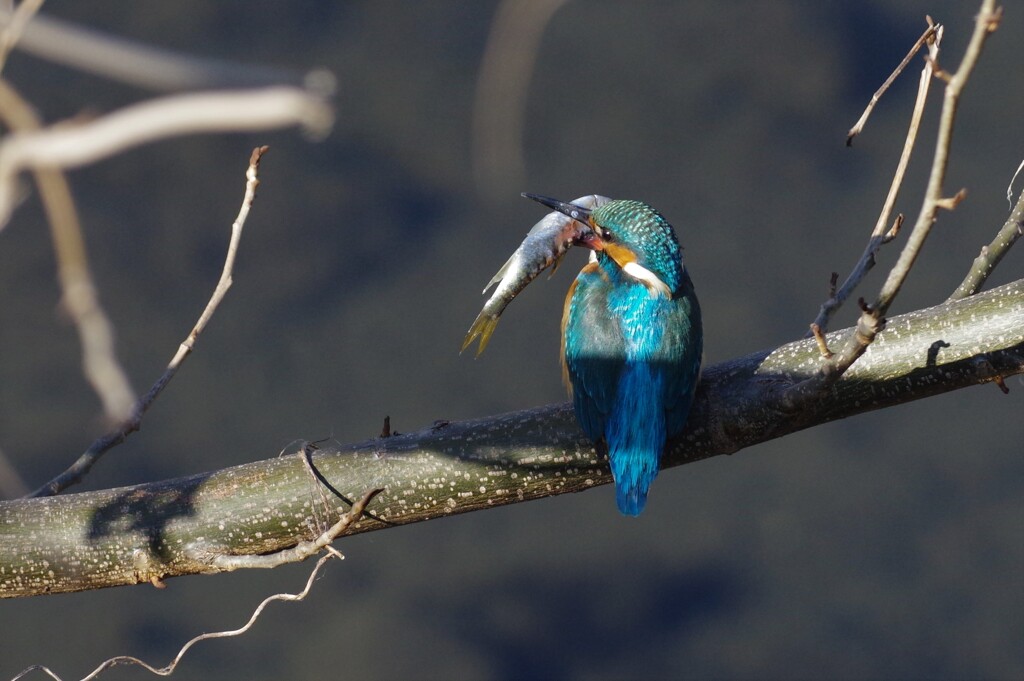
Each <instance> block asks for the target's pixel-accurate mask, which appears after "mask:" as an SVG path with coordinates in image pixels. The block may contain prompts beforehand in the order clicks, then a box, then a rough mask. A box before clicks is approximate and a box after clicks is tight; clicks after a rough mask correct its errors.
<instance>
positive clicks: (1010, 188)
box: [1006, 161, 1024, 208]
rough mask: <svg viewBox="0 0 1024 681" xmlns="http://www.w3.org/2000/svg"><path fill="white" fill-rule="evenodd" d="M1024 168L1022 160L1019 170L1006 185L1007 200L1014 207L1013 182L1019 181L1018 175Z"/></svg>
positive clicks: (1023, 190) (1022, 191)
mask: <svg viewBox="0 0 1024 681" xmlns="http://www.w3.org/2000/svg"><path fill="white" fill-rule="evenodd" d="M1022 170H1024V161H1021V162H1020V165H1019V166H1017V170H1016V171H1015V172H1014V173H1013V177H1011V178H1010V184H1008V185H1006V202H1007V203H1008V204H1010V207H1011V208H1012V207H1013V183H1014V182H1016V181H1017V176H1018V175H1020V171H1022ZM1021 194H1022V195H1024V189H1022V190H1021Z"/></svg>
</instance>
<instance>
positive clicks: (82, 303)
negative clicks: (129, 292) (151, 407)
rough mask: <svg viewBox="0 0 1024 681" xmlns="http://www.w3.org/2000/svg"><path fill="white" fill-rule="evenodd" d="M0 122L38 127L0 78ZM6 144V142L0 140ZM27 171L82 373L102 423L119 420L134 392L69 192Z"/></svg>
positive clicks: (45, 172)
mask: <svg viewBox="0 0 1024 681" xmlns="http://www.w3.org/2000/svg"><path fill="white" fill-rule="evenodd" d="M0 118H2V119H3V121H4V123H6V124H7V126H8V127H10V128H11V130H14V131H24V132H21V133H19V132H16V133H15V134H34V133H36V131H39V130H40V129H41V123H40V121H39V118H38V117H37V116H36V114H35V112H34V111H33V110H32V108H31V107H30V106H29V104H28V103H27V102H26V101H25V100H24V99H22V97H21V95H19V94H18V92H17V91H16V90H15V89H14V88H13V87H12V86H11V85H10V84H9V83H7V82H6V81H5V80H3V79H0ZM6 144H7V141H5V142H3V145H6ZM0 153H2V152H0ZM32 172H33V177H34V178H35V181H36V185H37V186H38V187H39V198H40V200H41V201H42V204H43V210H44V211H45V212H46V217H47V222H48V223H49V225H50V235H51V238H52V239H53V250H54V252H55V254H56V257H57V275H58V279H59V280H60V285H61V291H62V296H61V303H62V306H63V308H64V310H65V311H66V312H67V313H68V315H69V316H70V317H71V319H72V321H73V322H74V324H75V328H76V329H77V331H78V336H79V339H80V341H81V344H82V369H83V372H84V373H85V376H86V379H87V380H88V381H89V383H90V384H91V385H92V387H93V390H95V391H96V394H97V395H98V396H99V398H100V401H101V402H102V404H103V412H104V414H105V416H106V418H107V420H108V421H110V422H112V423H117V422H120V421H122V420H124V419H126V418H129V417H130V416H131V410H132V405H133V404H134V402H135V391H134V390H133V389H132V386H131V383H130V382H129V381H128V375H127V374H126V373H125V371H124V368H123V367H122V366H121V363H120V362H119V361H118V359H117V355H116V353H115V352H114V328H113V325H112V324H111V323H110V320H109V319H108V318H107V314H106V312H104V310H103V307H102V306H101V305H100V301H99V296H98V294H97V293H96V287H95V285H94V284H93V279H92V274H91V273H90V271H89V256H88V253H87V252H86V248H85V239H84V237H83V236H82V228H81V225H80V223H79V221H78V212H77V210H76V208H75V202H74V199H73V198H72V196H71V189H70V187H69V186H68V182H67V180H66V179H65V177H64V174H63V173H61V171H60V170H59V169H57V168H56V167H35V168H33V171H32ZM12 184H13V183H12Z"/></svg>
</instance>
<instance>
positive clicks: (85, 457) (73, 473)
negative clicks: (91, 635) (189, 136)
mask: <svg viewBox="0 0 1024 681" xmlns="http://www.w3.org/2000/svg"><path fill="white" fill-rule="evenodd" d="M266 151H267V147H257V148H256V149H253V152H252V156H251V157H250V158H249V168H248V169H247V170H246V173H245V177H246V183H245V196H244V197H243V198H242V206H241V208H240V209H239V211H238V217H236V218H235V222H234V223H233V224H232V225H231V241H230V243H229V244H228V252H227V256H226V257H225V259H224V267H223V269H222V270H221V275H220V280H219V281H218V282H217V287H216V288H215V289H214V291H213V295H212V296H210V300H209V302H208V303H207V304H206V308H205V309H204V310H203V313H202V314H201V315H200V316H199V321H197V322H196V324H195V326H194V327H193V328H192V331H191V332H190V333H189V334H188V336H187V337H186V338H185V340H184V341H182V343H181V345H179V346H178V351H177V352H176V353H175V355H174V357H173V358H172V359H171V361H170V363H169V364H168V365H167V368H166V369H165V370H164V373H163V374H162V375H161V376H160V378H158V379H157V381H156V383H154V384H153V387H152V388H150V389H149V392H147V393H146V394H145V395H144V396H143V397H142V398H141V399H140V400H139V401H138V402H137V403H136V404H135V405H134V407H133V409H132V411H131V417H130V418H129V419H128V420H126V421H123V422H121V423H120V425H118V427H117V428H115V429H114V430H112V431H110V432H109V433H107V434H105V435H103V436H102V437H100V438H99V439H97V440H96V441H95V442H93V443H92V445H91V446H90V447H89V449H87V450H86V451H85V453H84V454H82V455H81V456H80V457H79V458H78V460H77V461H75V463H73V464H72V465H71V466H70V467H69V468H68V469H67V470H66V471H64V472H63V473H61V474H60V475H58V476H57V477H55V478H54V479H53V480H50V481H49V482H47V483H46V484H45V485H43V486H42V487H40V488H39V489H37V490H36V491H35V492H33V493H32V494H31V495H30V496H32V497H43V496H51V495H54V494H59V493H60V492H61V491H62V490H64V489H67V488H68V487H70V486H71V485H74V484H77V483H78V482H80V481H81V480H82V478H83V477H84V476H85V475H86V474H87V473H88V472H89V469H91V468H92V467H93V465H94V464H95V463H96V462H97V461H98V460H99V458H100V457H101V456H103V454H104V453H106V452H107V451H108V450H109V449H111V448H112V447H114V446H115V445H117V444H120V443H121V442H124V440H125V438H127V437H128V436H129V435H130V434H131V433H133V432H135V431H136V430H138V429H139V425H140V424H141V422H142V416H143V414H145V413H146V411H147V410H148V409H149V408H150V406H151V405H152V404H153V402H154V401H155V400H156V398H157V397H158V396H159V395H160V392H161V391H162V390H163V389H164V387H165V386H166V385H167V384H168V383H169V382H170V380H171V379H172V378H174V375H175V374H176V373H177V372H178V369H179V368H180V367H181V365H182V363H183V362H184V361H185V358H187V357H188V355H189V354H190V353H191V352H192V349H193V348H194V347H195V343H196V340H197V339H198V338H199V335H200V334H201V333H202V332H203V330H204V329H205V328H206V324H207V323H208V322H209V321H210V318H211V317H212V316H213V313H214V312H215V311H216V310H217V306H218V305H220V301H221V300H223V298H224V295H225V294H226V293H227V292H228V289H229V288H231V282H232V278H231V273H232V271H233V269H234V265H235V256H236V254H237V253H238V243H239V241H241V238H242V230H243V229H244V227H245V220H246V218H247V217H248V216H249V208H250V207H251V206H252V202H253V200H254V199H255V197H256V187H257V186H259V174H258V173H259V164H260V159H261V158H262V156H263V154H264V153H266Z"/></svg>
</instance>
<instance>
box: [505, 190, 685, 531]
mask: <svg viewBox="0 0 1024 681" xmlns="http://www.w3.org/2000/svg"><path fill="white" fill-rule="evenodd" d="M523 196H525V197H526V198H529V199H533V200H534V201H537V202H539V203H541V204H543V205H545V206H547V207H549V208H552V209H554V210H556V211H559V212H560V213H563V214H564V215H567V216H568V217H570V218H572V219H574V220H576V221H578V222H581V223H583V224H585V225H587V226H588V227H589V228H590V230H589V231H590V232H592V233H589V234H588V235H587V236H586V237H584V238H580V239H578V240H577V241H576V243H577V244H578V245H582V246H585V247H587V248H590V249H591V251H592V252H591V255H590V259H589V262H588V263H587V264H586V265H585V266H584V267H583V269H582V270H581V271H580V273H579V275H578V276H577V277H576V280H575V281H574V282H573V284H572V285H571V286H570V288H569V294H568V295H567V296H566V299H565V308H564V312H563V314H562V351H561V355H562V378H563V381H564V382H565V385H566V388H567V389H568V391H569V393H570V395H571V397H572V401H573V409H574V411H575V413H576V419H577V420H578V421H579V423H580V426H581V427H582V429H583V432H584V433H586V435H587V437H589V438H590V439H591V440H593V441H594V442H595V443H599V442H602V441H603V442H604V444H605V445H606V446H607V450H608V458H609V463H610V466H611V471H612V476H613V477H614V478H615V498H616V502H617V504H618V507H619V511H621V512H622V513H623V514H624V515H629V516H637V515H639V514H640V512H641V511H643V510H644V506H645V504H646V503H647V492H648V490H649V489H650V486H651V483H652V482H653V481H654V478H655V477H656V476H657V475H658V469H659V464H660V461H661V454H662V451H663V450H664V448H665V442H666V440H667V439H668V438H671V437H674V436H676V435H678V434H679V433H680V432H682V430H683V427H684V426H685V425H686V419H687V416H688V415H689V413H690V406H691V404H692V403H693V395H694V390H695V388H696V386H697V381H698V379H699V377H700V365H701V356H702V353H703V343H704V340H703V338H704V334H703V329H702V327H701V316H700V306H699V304H698V303H697V296H696V294H695V293H694V290H693V282H691V281H690V275H689V274H688V273H687V271H686V267H685V265H684V263H683V253H682V249H681V248H680V246H679V241H678V239H677V238H676V234H675V230H673V228H672V225H670V224H669V222H668V220H666V219H665V218H664V217H663V216H662V215H661V214H660V213H659V212H658V211H656V210H654V209H653V208H651V207H650V206H649V205H647V204H646V203H642V202H640V201H632V200H623V199H618V200H612V201H609V202H607V203H604V204H603V205H600V206H597V207H595V208H593V209H589V208H585V207H581V206H578V205H576V204H572V203H566V202H564V201H559V200H557V199H552V198H549V197H546V196H538V195H535V194H523Z"/></svg>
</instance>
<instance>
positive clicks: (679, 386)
mask: <svg viewBox="0 0 1024 681" xmlns="http://www.w3.org/2000/svg"><path fill="white" fill-rule="evenodd" d="M672 303H673V305H672V306H671V307H670V308H669V310H668V312H667V314H668V317H669V319H668V323H667V324H666V336H665V338H664V342H665V345H664V346H663V347H665V348H668V350H667V352H668V355H669V356H668V357H667V358H666V359H667V362H666V365H667V366H668V367H669V369H668V373H667V375H666V377H665V378H666V381H665V411H666V414H665V416H666V424H665V425H666V431H667V434H668V436H669V437H672V436H674V435H677V434H678V433H679V432H680V431H681V430H682V429H683V426H685V425H686V418H687V416H688V415H689V413H690V404H691V402H692V401H693V391H694V388H695V387H696V385H697V381H698V379H699V378H700V364H701V356H702V354H703V328H702V325H701V317H700V305H698V303H697V297H696V296H695V295H694V292H693V283H692V282H691V281H690V277H689V275H687V274H686V273H685V271H684V273H683V282H682V285H681V286H680V287H679V291H678V293H677V294H676V296H674V298H673V300H672Z"/></svg>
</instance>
